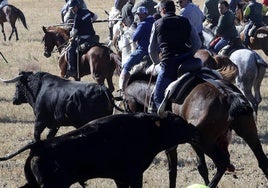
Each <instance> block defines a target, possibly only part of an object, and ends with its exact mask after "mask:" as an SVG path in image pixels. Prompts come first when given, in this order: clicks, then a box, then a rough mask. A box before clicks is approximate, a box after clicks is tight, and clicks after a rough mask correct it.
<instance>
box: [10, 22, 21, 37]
mask: <svg viewBox="0 0 268 188" xmlns="http://www.w3.org/2000/svg"><path fill="white" fill-rule="evenodd" d="M11 27H12V32H11V33H10V35H9V37H8V40H11V38H12V35H13V33H14V32H15V35H16V40H19V37H18V32H17V28H16V26H15V24H14V25H11Z"/></svg>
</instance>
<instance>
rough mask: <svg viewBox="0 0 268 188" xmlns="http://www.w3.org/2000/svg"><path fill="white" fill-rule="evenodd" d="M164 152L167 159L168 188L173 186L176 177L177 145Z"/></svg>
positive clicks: (174, 185) (173, 187)
mask: <svg viewBox="0 0 268 188" xmlns="http://www.w3.org/2000/svg"><path fill="white" fill-rule="evenodd" d="M165 153H166V156H167V159H168V170H169V188H175V187H176V179H177V164H178V156H177V146H175V147H173V148H170V149H168V150H166V151H165Z"/></svg>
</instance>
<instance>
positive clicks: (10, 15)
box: [0, 5, 28, 41]
mask: <svg viewBox="0 0 268 188" xmlns="http://www.w3.org/2000/svg"><path fill="white" fill-rule="evenodd" d="M17 19H20V20H21V22H22V24H23V26H24V27H25V28H26V29H28V28H27V24H26V19H25V16H24V14H23V12H22V11H21V10H20V9H18V8H16V7H15V6H13V5H6V6H4V7H3V8H2V9H1V10H0V24H1V27H2V33H3V35H4V40H5V41H6V34H5V29H4V22H9V23H10V26H11V28H12V32H11V34H10V35H9V37H8V40H11V37H12V35H13V33H14V32H15V35H16V40H19V37H18V32H17V28H16V25H15V24H16V21H17Z"/></svg>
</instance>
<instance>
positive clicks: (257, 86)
mask: <svg viewBox="0 0 268 188" xmlns="http://www.w3.org/2000/svg"><path fill="white" fill-rule="evenodd" d="M265 72H266V67H265V66H262V65H259V66H258V76H257V78H256V81H255V84H254V85H253V87H254V94H255V99H256V101H257V110H258V106H259V104H260V103H261V101H262V97H261V91H260V88H261V82H262V80H263V78H264V75H265ZM256 114H257V112H256Z"/></svg>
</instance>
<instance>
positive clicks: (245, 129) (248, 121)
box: [232, 115, 268, 178]
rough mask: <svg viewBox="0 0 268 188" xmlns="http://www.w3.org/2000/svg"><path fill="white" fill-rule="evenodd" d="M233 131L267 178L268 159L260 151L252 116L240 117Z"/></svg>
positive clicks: (260, 147) (261, 150)
mask: <svg viewBox="0 0 268 188" xmlns="http://www.w3.org/2000/svg"><path fill="white" fill-rule="evenodd" d="M232 127H233V130H234V131H235V132H236V134H237V135H238V136H240V137H241V138H243V139H244V140H245V142H246V143H247V144H248V146H249V147H250V149H251V150H252V152H253V153H254V155H255V156H256V158H257V161H258V165H259V167H260V168H261V169H262V171H263V173H264V174H265V176H266V178H267V177H268V159H267V157H266V155H265V153H264V151H263V149H262V146H261V143H260V140H259V137H258V133H257V127H256V124H255V121H254V117H253V115H244V116H240V117H239V119H238V120H237V121H236V124H235V125H234V126H232Z"/></svg>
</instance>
